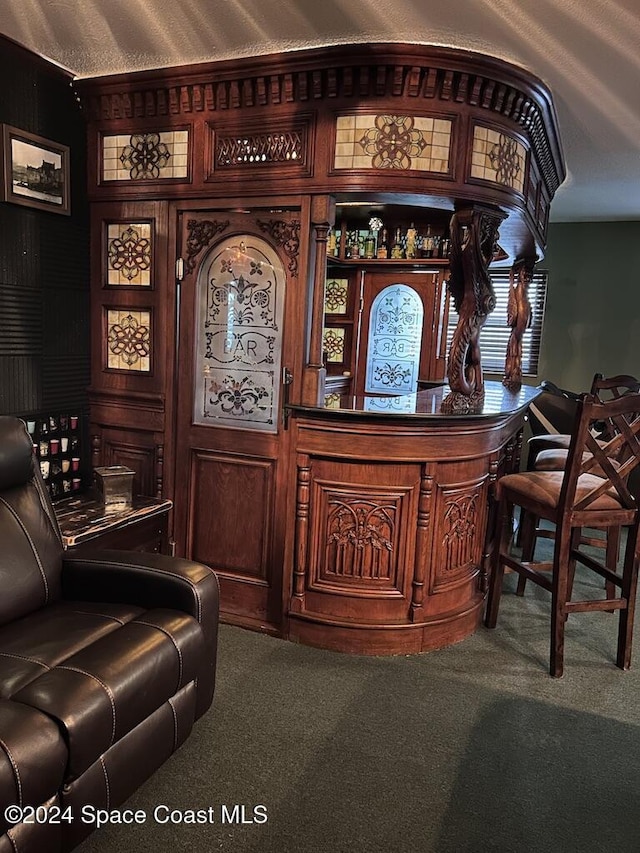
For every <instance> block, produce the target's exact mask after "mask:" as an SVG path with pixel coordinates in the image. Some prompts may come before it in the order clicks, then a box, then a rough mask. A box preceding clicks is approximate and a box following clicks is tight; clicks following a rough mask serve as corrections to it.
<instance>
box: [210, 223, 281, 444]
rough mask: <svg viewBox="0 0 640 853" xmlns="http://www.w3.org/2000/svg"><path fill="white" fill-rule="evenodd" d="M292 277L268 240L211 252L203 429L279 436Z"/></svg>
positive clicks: (240, 239)
mask: <svg viewBox="0 0 640 853" xmlns="http://www.w3.org/2000/svg"><path fill="white" fill-rule="evenodd" d="M285 279H286V276H285V271H284V267H283V266H282V263H281V262H280V259H279V258H278V255H277V254H276V252H275V250H274V249H273V248H272V247H271V246H270V245H269V244H268V243H267V242H266V241H264V240H262V239H261V238H260V237H253V236H250V235H245V236H236V237H230V238H228V239H226V240H224V241H222V242H221V243H219V244H218V245H217V246H214V247H213V248H212V249H211V250H210V252H209V254H208V256H207V257H206V258H205V261H204V262H203V264H202V266H201V268H200V273H199V276H198V284H197V287H198V317H197V334H196V353H195V360H196V388H195V410H194V422H195V423H197V424H204V425H207V426H225V427H229V426H232V427H234V428H241V429H249V430H260V431H263V432H277V431H278V411H279V405H280V371H281V353H282V322H283V316H284V297H285Z"/></svg>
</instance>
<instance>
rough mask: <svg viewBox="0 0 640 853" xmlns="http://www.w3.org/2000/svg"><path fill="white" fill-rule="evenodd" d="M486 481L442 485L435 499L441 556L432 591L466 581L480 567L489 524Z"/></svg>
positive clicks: (439, 556) (436, 542)
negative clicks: (486, 527) (486, 529)
mask: <svg viewBox="0 0 640 853" xmlns="http://www.w3.org/2000/svg"><path fill="white" fill-rule="evenodd" d="M486 489H487V486H486V482H485V478H483V479H482V480H480V481H477V482H471V483H464V484H460V485H451V486H449V485H446V486H438V487H437V489H436V502H435V506H436V509H435V533H434V535H435V544H436V546H437V551H436V554H437V558H436V560H435V561H434V562H433V564H432V567H431V569H432V570H431V583H430V592H432V593H435V592H443V591H445V590H446V589H447V588H448V587H450V586H456V585H457V584H460V583H465V582H466V581H468V580H469V578H470V577H471V576H473V575H474V574H477V573H478V572H479V570H480V564H481V561H482V549H483V546H484V537H485V525H486V503H487V498H486Z"/></svg>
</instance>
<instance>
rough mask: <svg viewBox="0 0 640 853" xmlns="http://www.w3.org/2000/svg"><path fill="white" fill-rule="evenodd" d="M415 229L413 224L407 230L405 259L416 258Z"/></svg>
mask: <svg viewBox="0 0 640 853" xmlns="http://www.w3.org/2000/svg"><path fill="white" fill-rule="evenodd" d="M416 236H417V232H416V228H415V225H414V224H413V222H412V223H411V225H410V226H409V227H408V228H407V248H406V256H407V258H415V256H416Z"/></svg>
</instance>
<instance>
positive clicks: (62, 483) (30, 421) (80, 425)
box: [22, 411, 86, 501]
mask: <svg viewBox="0 0 640 853" xmlns="http://www.w3.org/2000/svg"><path fill="white" fill-rule="evenodd" d="M22 420H23V421H24V422H25V424H26V426H27V431H28V432H29V435H30V436H31V440H32V441H33V452H34V453H35V456H36V458H37V460H38V463H39V465H40V473H41V474H42V478H43V480H44V482H45V485H46V487H47V490H48V492H49V495H50V496H51V499H52V500H53V501H56V500H59V499H60V498H67V497H70V496H71V495H72V494H74V493H75V494H77V493H79V492H81V491H82V490H83V488H84V485H85V471H86V463H85V458H86V454H85V444H86V442H85V440H84V431H85V416H84V415H83V413H81V412H76V411H73V412H38V413H36V414H29V415H27V416H24V417H23V418H22Z"/></svg>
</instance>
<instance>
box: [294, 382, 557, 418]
mask: <svg viewBox="0 0 640 853" xmlns="http://www.w3.org/2000/svg"><path fill="white" fill-rule="evenodd" d="M539 393H540V388H539V387H538V386H532V385H522V386H521V388H520V389H519V390H518V391H511V390H509V389H508V388H506V387H505V386H504V385H503V384H502V383H501V382H495V381H487V382H485V384H484V398H483V399H482V400H480V401H473V402H471V403H470V405H469V406H465V403H466V401H465V400H464V398H460V397H458V398H457V402H456V403H455V404H454V407H453V410H451V409H449V410H447V405H448V404H451V401H452V395H451V389H450V388H449V386H448V385H446V384H444V385H437V386H434V387H431V388H425V389H423V390H419V391H416V392H415V393H413V394H404V395H399V396H392V395H388V396H385V395H372V396H364V397H360V396H353V395H350V394H344V395H341V396H340V397H339V398H338V397H337V396H336V398H335V399H332V400H331V402H330V403H329V404H328V405H327V406H325V407H322V406H303V405H296V404H289V405H288V406H287V409H288V410H289V411H290V412H294V413H296V414H299V415H309V416H312V417H323V418H324V417H326V418H341V417H351V416H358V417H365V418H372V419H381V418H382V419H386V418H390V419H393V420H396V419H398V420H400V419H404V418H406V419H407V420H425V419H426V420H437V421H438V422H442V421H444V420H447V419H449V418H451V419H452V420H455V421H460V419H466V418H468V419H474V420H476V419H478V418H480V419H485V418H488V419H491V418H500V416H501V415H509V414H514V413H515V412H518V411H521V410H522V409H525V408H526V407H527V406H528V405H529V404H530V403H531V402H532V401H533V400H534V399H535V398H536V397H537V396H538V394H539ZM443 404H444V405H443ZM443 408H444V410H443Z"/></svg>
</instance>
